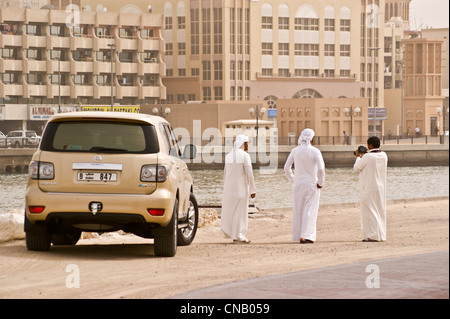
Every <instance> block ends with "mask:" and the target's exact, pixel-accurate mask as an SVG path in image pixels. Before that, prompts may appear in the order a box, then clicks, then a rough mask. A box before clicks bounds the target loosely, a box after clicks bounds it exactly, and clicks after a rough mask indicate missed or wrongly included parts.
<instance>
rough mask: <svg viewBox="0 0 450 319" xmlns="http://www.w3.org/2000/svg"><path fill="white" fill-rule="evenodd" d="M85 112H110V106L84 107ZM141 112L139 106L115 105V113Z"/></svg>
mask: <svg viewBox="0 0 450 319" xmlns="http://www.w3.org/2000/svg"><path fill="white" fill-rule="evenodd" d="M82 110H83V111H91V112H92V111H97V112H110V111H111V106H110V105H83V107H82ZM140 110H141V108H140V106H139V105H114V106H113V112H128V113H139V112H140Z"/></svg>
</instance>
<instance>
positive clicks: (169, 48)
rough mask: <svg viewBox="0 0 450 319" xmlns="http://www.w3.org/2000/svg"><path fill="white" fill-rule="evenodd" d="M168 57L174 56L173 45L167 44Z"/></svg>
mask: <svg viewBox="0 0 450 319" xmlns="http://www.w3.org/2000/svg"><path fill="white" fill-rule="evenodd" d="M166 55H173V43H166Z"/></svg>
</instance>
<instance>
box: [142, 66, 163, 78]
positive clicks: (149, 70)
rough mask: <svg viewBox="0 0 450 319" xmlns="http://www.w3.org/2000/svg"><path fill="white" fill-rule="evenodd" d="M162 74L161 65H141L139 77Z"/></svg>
mask: <svg viewBox="0 0 450 319" xmlns="http://www.w3.org/2000/svg"><path fill="white" fill-rule="evenodd" d="M145 74H160V65H159V63H139V68H138V75H140V76H142V75H145Z"/></svg>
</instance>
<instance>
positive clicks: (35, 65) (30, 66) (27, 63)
mask: <svg viewBox="0 0 450 319" xmlns="http://www.w3.org/2000/svg"><path fill="white" fill-rule="evenodd" d="M30 72H47V61H38V60H27V59H23V73H30Z"/></svg>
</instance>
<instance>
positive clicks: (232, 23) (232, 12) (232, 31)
mask: <svg viewBox="0 0 450 319" xmlns="http://www.w3.org/2000/svg"><path fill="white" fill-rule="evenodd" d="M235 13H236V10H235V9H234V8H230V53H231V54H235V53H236V43H235V42H236V39H235V37H236V19H235V17H234V15H235Z"/></svg>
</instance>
